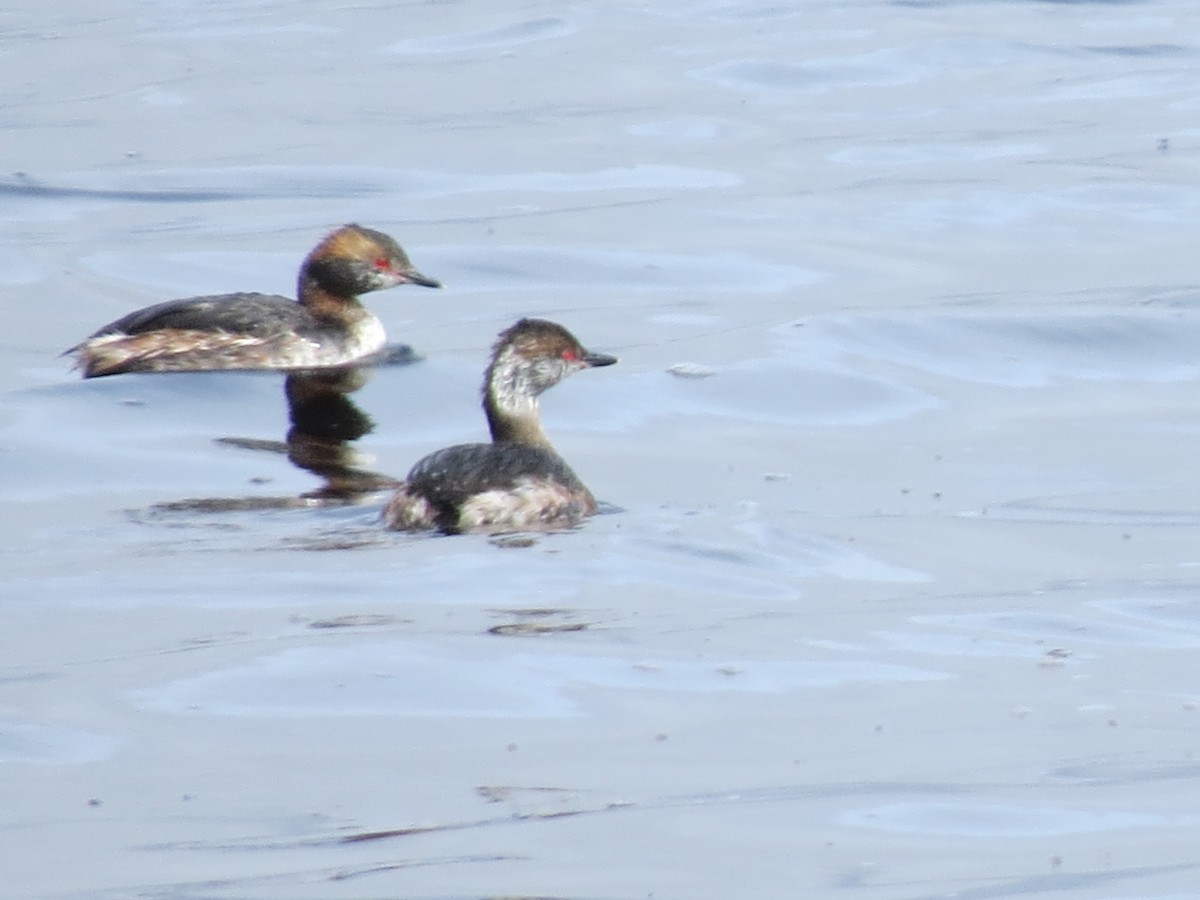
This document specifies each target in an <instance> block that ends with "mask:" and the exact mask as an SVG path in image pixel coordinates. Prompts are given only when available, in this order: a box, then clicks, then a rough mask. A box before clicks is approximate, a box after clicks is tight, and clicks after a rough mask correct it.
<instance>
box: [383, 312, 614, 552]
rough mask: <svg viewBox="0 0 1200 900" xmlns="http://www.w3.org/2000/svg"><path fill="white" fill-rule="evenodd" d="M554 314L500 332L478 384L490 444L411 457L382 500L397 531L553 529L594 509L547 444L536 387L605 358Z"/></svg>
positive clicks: (571, 523)
mask: <svg viewBox="0 0 1200 900" xmlns="http://www.w3.org/2000/svg"><path fill="white" fill-rule="evenodd" d="M616 361H617V358H616V357H615V356H608V355H607V354H604V353H590V352H588V351H587V350H585V349H584V348H583V345H581V344H580V343H579V341H577V340H576V339H575V337H574V336H573V335H572V334H571V333H570V332H569V331H567V330H566V329H565V328H563V327H562V326H561V325H558V324H556V323H554V322H547V321H546V320H544V319H522V320H521V321H519V322H517V323H516V324H515V325H513V326H512V327H511V328H508V329H507V330H505V331H503V332H501V334H500V337H499V339H498V340H497V341H496V345H495V347H494V348H493V350H492V360H491V363H490V364H489V365H488V368H487V374H486V377H485V379H484V386H483V409H484V412H485V413H486V414H487V420H488V426H489V428H490V429H491V433H492V443H490V444H459V445H457V446H454V447H447V448H446V449H444V450H438V451H437V452H435V453H431V454H430V455H429V456H426V457H425V458H424V459H422V460H421V461H420V462H418V463H417V464H416V465H415V466H413V469H412V471H411V472H409V473H408V477H407V478H406V479H405V481H404V484H402V485H401V486H400V488H399V490H397V491H396V493H395V494H394V495H393V496H392V497H391V499H390V500H389V501H388V504H387V506H386V507H385V508H384V513H383V518H384V524H385V525H386V526H387V527H388V528H392V529H395V530H397V531H424V530H427V529H433V528H436V529H438V530H440V531H444V532H447V533H449V534H457V533H462V532H482V533H488V534H498V533H503V532H512V531H554V530H559V529H564V528H571V527H574V526H575V525H577V524H579V522H580V521H581V520H582V519H583V518H584V517H585V516H590V515H591V514H592V513H594V512H595V511H596V500H595V498H594V497H592V493H591V491H589V490H588V489H587V487H585V486H584V484H583V482H582V481H580V480H579V477H578V476H577V475H576V474H575V473H574V472H572V471H571V467H570V466H568V465H567V464H566V462H564V461H563V458H562V457H561V456H559V455H558V453H556V452H555V450H554V448H553V447H552V446H551V445H550V440H549V439H548V438H547V437H546V433H545V432H544V431H543V430H542V426H541V422H540V420H539V417H538V395H539V394H541V393H542V391H544V390H546V389H547V388H549V387H553V386H554V385H556V384H558V382H560V381H562V380H563V379H564V378H566V377H567V376H568V375H570V374H572V373H573V372H578V371H579V370H580V369H586V368H589V367H595V366H611V365H612V364H613V363H615V362H616Z"/></svg>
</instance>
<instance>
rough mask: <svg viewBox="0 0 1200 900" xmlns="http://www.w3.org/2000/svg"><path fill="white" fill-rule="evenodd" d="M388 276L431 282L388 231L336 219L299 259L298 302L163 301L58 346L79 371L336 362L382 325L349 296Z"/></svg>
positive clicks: (387, 282)
mask: <svg viewBox="0 0 1200 900" xmlns="http://www.w3.org/2000/svg"><path fill="white" fill-rule="evenodd" d="M397 284H420V285H424V286H425V287H441V284H439V283H438V282H437V281H434V280H433V279H432V278H427V277H425V276H424V275H422V274H421V273H420V272H418V271H417V270H416V269H415V268H413V265H412V263H410V262H409V261H408V257H407V256H406V255H405V253H404V250H402V249H401V247H400V245H399V244H397V243H396V242H395V241H394V240H393V239H392V238H390V237H389V236H388V235H386V234H384V233H383V232H381V231H374V230H373V229H370V228H363V227H362V226H360V225H345V226H343V227H341V228H339V229H337V230H336V231H334V232H333V233H331V234H330V235H328V236H327V237H326V238H325V239H324V240H323V241H321V243H319V244H318V245H317V246H316V247H315V248H313V250H312V252H311V253H309V254H308V256H307V257H306V258H305V260H304V263H303V265H301V267H300V278H299V284H298V287H297V294H296V295H297V297H298V298H299V299H298V300H290V299H288V298H287V297H280V296H277V295H274V294H254V293H242V294H223V295H219V296H212V297H187V298H185V299H182V300H168V301H167V302H165V303H158V304H156V305H154V306H148V307H146V308H145V309H139V310H137V311H135V312H131V313H129V314H128V315H126V316H123V317H122V318H120V319H117V320H116V321H115V322H111V323H109V324H108V325H105V326H104V327H103V328H101V329H100V330H99V331H97V332H96V333H95V334H93V335H92V336H91V337H89V338H88V339H87V340H85V341H83V342H82V343H80V344H78V345H76V346H74V347H72V348H71V349H70V350H68V351H67V353H74V354H75V357H76V362H77V364H78V366H79V368H81V369H82V370H83V376H84V378H94V377H97V376H100V375H116V374H119V373H122V372H179V371H200V370H206V369H298V368H315V367H324V366H338V365H345V364H346V363H350V362H354V361H355V360H360V359H362V358H363V357H365V356H367V355H369V354H371V353H374V352H376V351H377V350H380V349H381V348H382V347H383V345H384V343H385V341H386V335H385V334H384V330H383V323H381V322H380V321H379V319H377V318H376V317H375V316H374V315H373V314H372V313H371V312H370V311H369V310H368V309H367V308H366V307H365V306H363V305H362V304H361V303H360V302H359V301H358V297H357V295H358V294H363V293H366V292H368V291H377V290H381V289H382V288H389V287H393V286H394V285H397Z"/></svg>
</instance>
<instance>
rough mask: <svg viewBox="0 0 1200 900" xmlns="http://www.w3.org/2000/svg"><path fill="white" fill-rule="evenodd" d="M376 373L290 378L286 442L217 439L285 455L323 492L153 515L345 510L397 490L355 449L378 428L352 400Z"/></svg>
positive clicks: (217, 500)
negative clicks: (380, 493) (317, 482)
mask: <svg viewBox="0 0 1200 900" xmlns="http://www.w3.org/2000/svg"><path fill="white" fill-rule="evenodd" d="M408 361H410V362H411V361H412V359H411V358H409V360H408ZM372 371H374V369H373V368H365V367H354V366H347V367H342V368H329V369H308V370H303V371H297V372H290V373H288V376H287V378H286V380H285V382H284V394H285V396H286V397H287V403H288V418H289V420H290V421H291V428H289V429H288V433H287V437H286V439H285V440H283V441H271V440H262V439H260V438H240V437H224V438H217V443H219V444H224V445H226V446H230V447H239V448H241V449H243V450H255V451H259V452H263V451H265V452H267V453H275V454H279V455H281V456H282V455H285V454H286V456H287V458H288V460H289V461H290V462H291V463H292V464H293V465H294V466H296V467H297V468H299V469H304V470H305V471H308V472H312V473H313V474H314V475H317V476H319V477H320V478H321V479H322V481H323V483H322V484H321V486H320V487H318V488H316V489H314V490H311V491H305V492H304V493H303V494H301V495H299V496H295V495H292V496H283V497H279V496H275V497H270V496H259V495H255V496H248V497H246V496H243V497H204V498H193V499H188V500H174V501H168V502H166V503H157V504H155V505H154V506H153V508H152V509H153V510H154V512H156V513H159V514H161V513H228V512H248V511H254V510H268V509H297V508H307V507H313V506H344V505H347V504H352V503H356V502H358V501H359V500H361V499H362V498H363V497H364V496H365V495H367V494H372V493H376V492H378V491H383V490H391V489H394V488H396V487H397V486H398V485H399V482H398V481H397V480H396V479H395V478H392V477H391V476H389V475H384V474H382V473H379V472H372V471H370V470H368V469H364V468H362V467H361V466H362V464H363V462H364V461H365V460H364V457H363V456H362V455H361V454H359V452H358V451H356V450H355V449H354V447H353V446H352V445H351V442H352V441H355V440H357V439H358V438H360V437H362V436H363V435H364V434H368V433H369V432H371V431H372V430H373V429H374V427H375V423H374V422H372V421H371V417H370V416H368V415H367V414H366V413H365V412H363V411H362V410H361V409H359V408H358V406H356V405H355V403H354V401H353V400H351V399H350V397H349V396H348V395H349V394H352V393H354V392H355V391H357V390H358V389H359V388H361V387H362V386H363V385H364V384H366V382H367V379H368V378H369V377H370V373H371V372H372Z"/></svg>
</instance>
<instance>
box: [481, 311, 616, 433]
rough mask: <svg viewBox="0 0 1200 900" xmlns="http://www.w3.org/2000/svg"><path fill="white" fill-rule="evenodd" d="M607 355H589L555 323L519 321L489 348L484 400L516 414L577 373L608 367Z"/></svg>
mask: <svg viewBox="0 0 1200 900" xmlns="http://www.w3.org/2000/svg"><path fill="white" fill-rule="evenodd" d="M616 361H617V358H616V357H615V356H609V355H608V354H607V353H593V352H591V351H589V350H587V349H585V348H584V346H583V345H582V344H581V343H579V341H578V340H576V338H575V336H574V335H573V334H571V332H569V331H567V329H565V328H563V327H562V326H561V325H559V324H557V323H555V322H549V321H547V320H545V319H521V320H520V321H519V322H517V323H516V324H515V325H513V326H512V327H510V328H507V329H505V330H504V331H502V332H501V333H500V337H499V338H498V339H497V340H496V345H495V346H494V347H493V348H492V362H491V365H489V366H488V371H487V379H486V380H485V382H484V387H483V390H484V397H485V400H490V401H491V403H493V404H495V405H496V406H497V407H498V408H500V409H507V410H514V411H516V410H520V409H522V408H526V407H530V406H532V405H534V404H535V402H536V399H537V396H538V395H539V394H541V393H542V391H544V390H546V389H547V388H550V387H553V386H554V385H556V384H558V383H559V382H560V381H562V380H563V379H564V378H566V377H567V376H568V375H570V374H572V373H574V372H578V371H579V370H580V369H588V368H595V367H599V366H611V365H612V364H613V363H615V362H616Z"/></svg>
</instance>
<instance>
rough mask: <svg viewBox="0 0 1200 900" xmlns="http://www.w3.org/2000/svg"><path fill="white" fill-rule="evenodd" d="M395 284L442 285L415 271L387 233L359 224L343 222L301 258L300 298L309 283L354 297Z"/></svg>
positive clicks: (335, 294) (310, 287) (308, 286)
mask: <svg viewBox="0 0 1200 900" xmlns="http://www.w3.org/2000/svg"><path fill="white" fill-rule="evenodd" d="M397 284H419V285H422V286H423V287H433V288H436V287H441V286H442V285H441V283H440V282H438V281H436V280H434V279H432V278H429V277H427V276H425V275H422V274H421V273H420V272H418V271H417V270H416V269H415V268H414V267H413V264H412V263H411V262H409V260H408V255H407V254H406V253H405V252H404V250H403V248H401V246H400V245H399V244H397V243H396V241H395V240H393V239H392V238H391V237H390V236H389V235H386V234H384V233H383V232H382V231H375V230H374V229H373V228H364V227H362V226H361V225H343V226H342V227H341V228H339V229H337V230H336V231H334V232H333V233H331V234H330V235H329V236H328V237H326V238H325V240H323V241H321V243H319V244H317V246H316V247H314V248H313V250H312V252H311V253H309V254H308V256H307V257H306V258H305V260H304V264H303V265H302V266H301V267H300V288H299V297H300V300H301V302H303V300H304V298H305V295H306V294H307V293H309V292H310V290H311V289H312V288H313V287H315V288H319V289H320V290H321V291H323V292H325V293H327V294H331V295H333V296H337V297H354V296H357V295H358V294H365V293H366V292H368V291H378V290H381V289H383V288H389V287H393V286H395V285H397Z"/></svg>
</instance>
